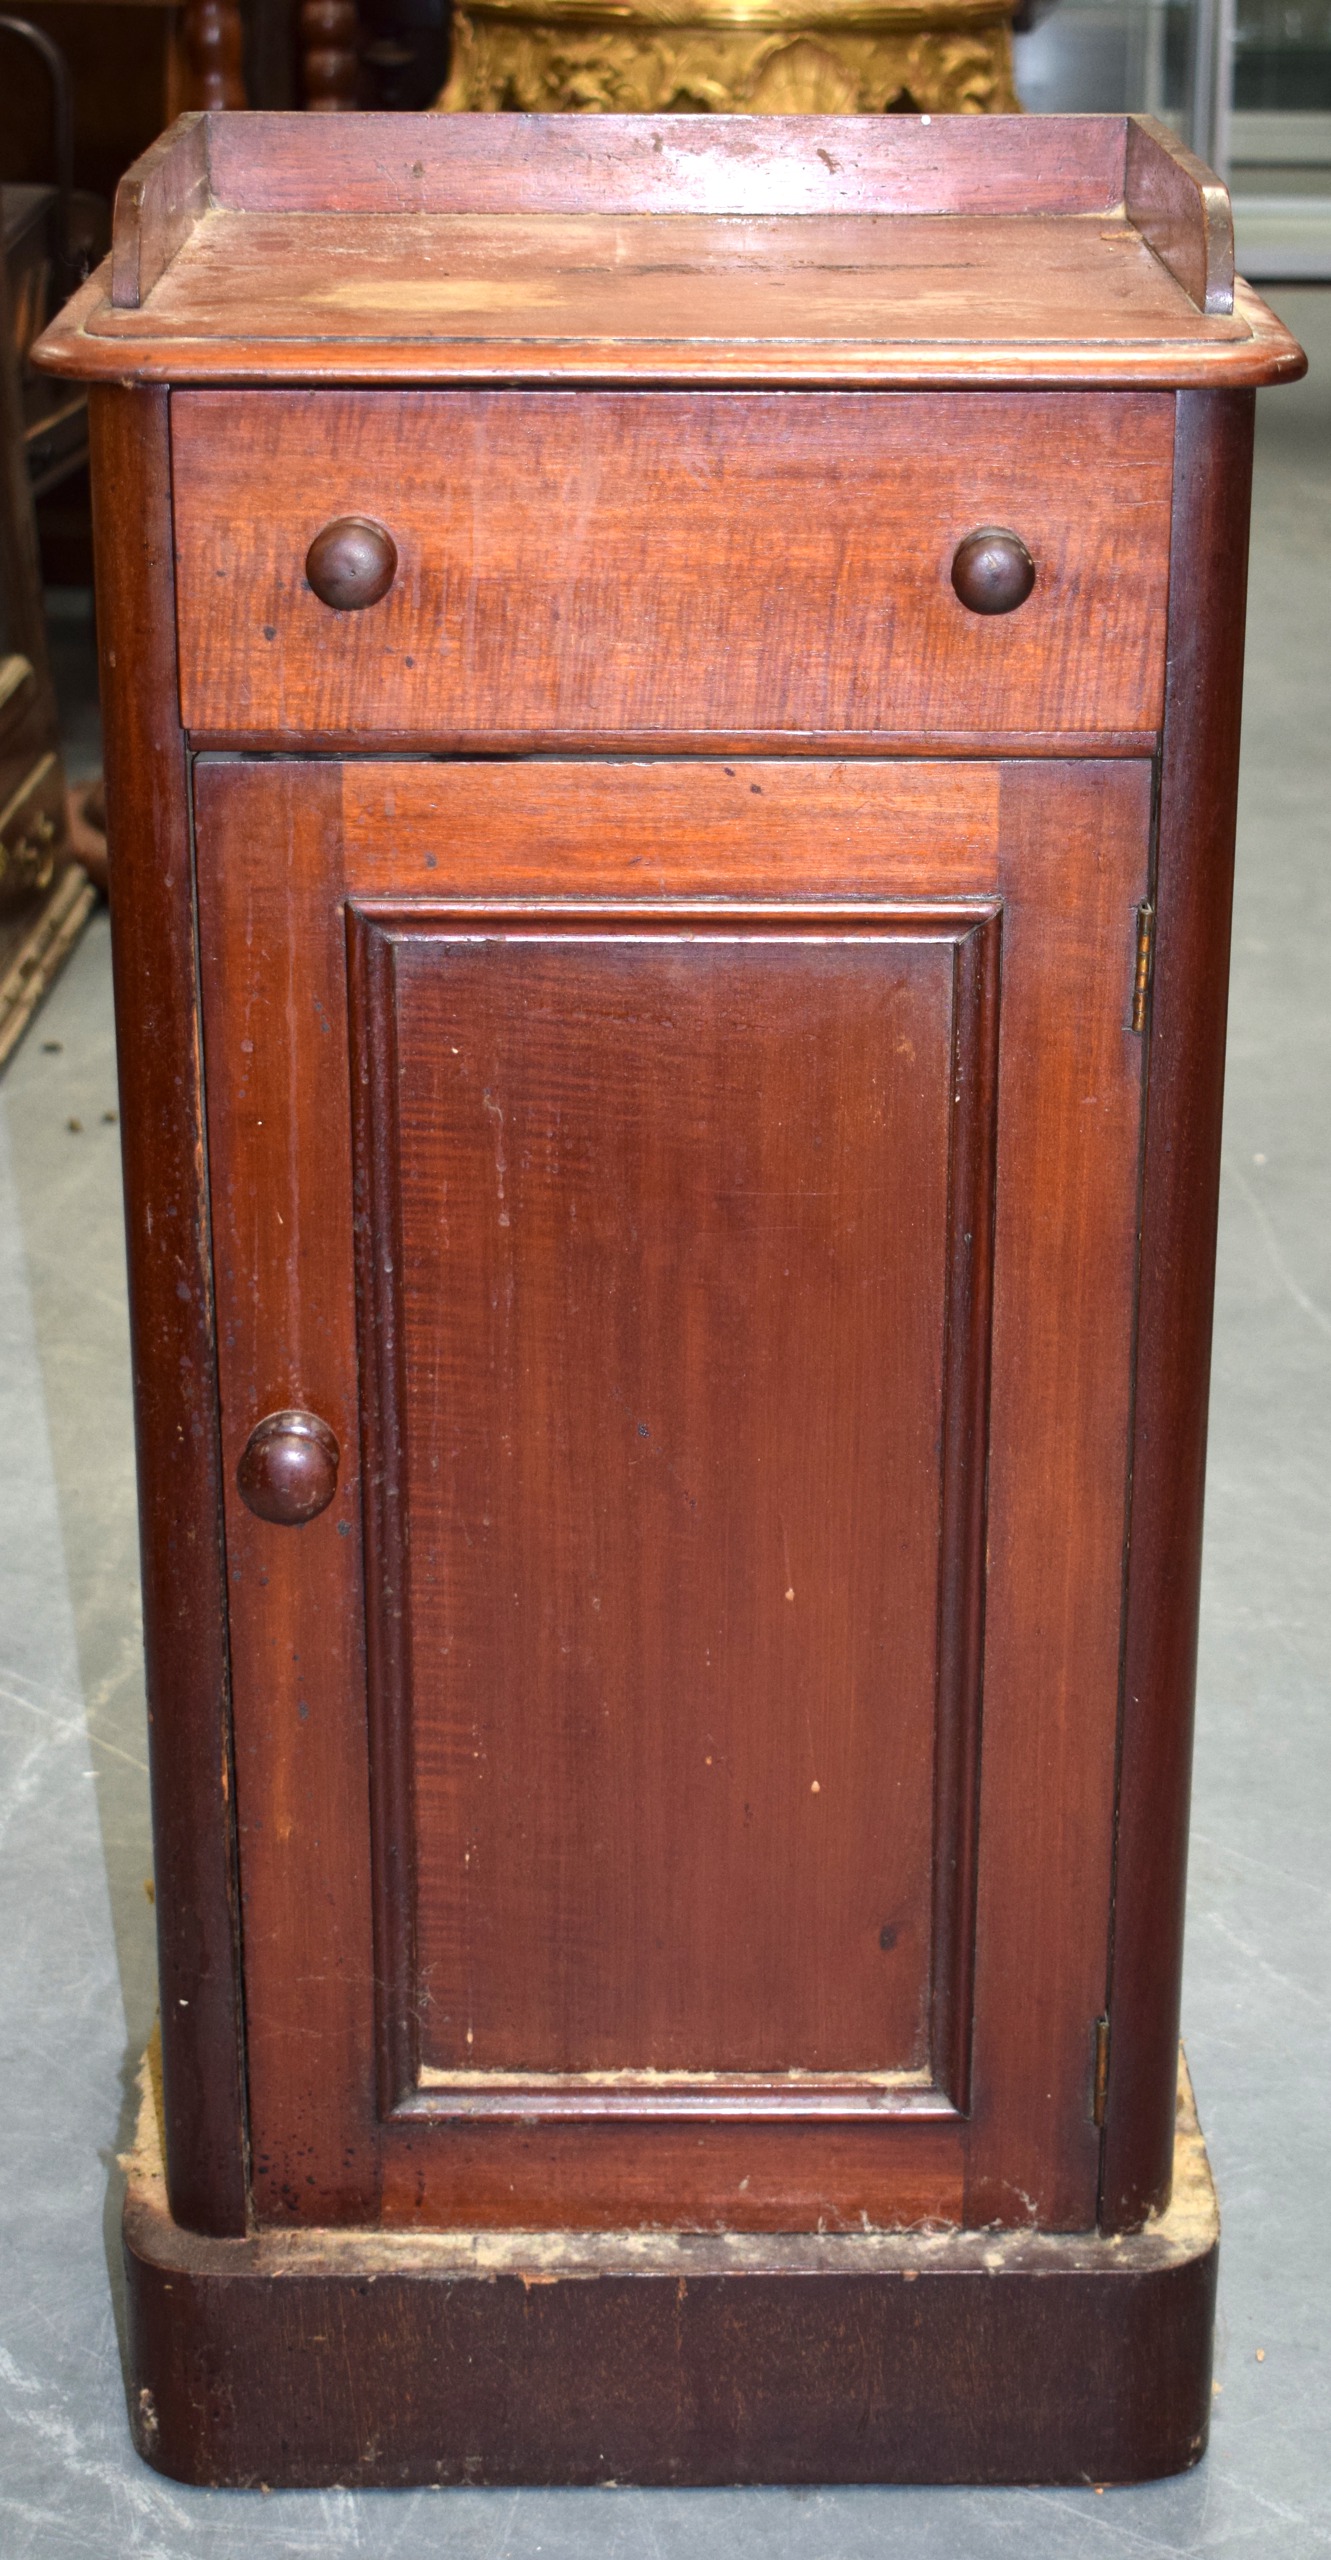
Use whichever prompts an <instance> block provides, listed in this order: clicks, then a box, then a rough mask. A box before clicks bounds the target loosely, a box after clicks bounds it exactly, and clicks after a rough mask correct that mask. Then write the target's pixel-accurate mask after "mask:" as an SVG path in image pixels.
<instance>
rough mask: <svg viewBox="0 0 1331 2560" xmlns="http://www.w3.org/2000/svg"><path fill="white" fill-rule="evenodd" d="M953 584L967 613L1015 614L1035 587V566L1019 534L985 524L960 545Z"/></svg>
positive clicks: (953, 567) (957, 550) (954, 565)
mask: <svg viewBox="0 0 1331 2560" xmlns="http://www.w3.org/2000/svg"><path fill="white" fill-rule="evenodd" d="M952 584H953V586H954V587H955V588H956V591H957V594H958V595H959V596H960V598H961V601H962V603H963V604H964V605H965V607H966V610H967V612H968V613H1015V612H1016V610H1017V607H1018V605H1019V604H1024V603H1025V602H1026V598H1027V596H1028V595H1029V594H1030V591H1031V589H1032V587H1033V586H1034V584H1035V562H1034V561H1033V560H1032V558H1031V555H1030V553H1029V551H1028V550H1027V548H1026V545H1025V543H1024V542H1023V541H1022V538H1021V535H1020V534H1019V533H1005V532H1004V531H1003V528H1002V526H1001V525H993V524H982V525H980V526H978V527H977V529H976V531H975V532H974V533H968V534H967V536H966V539H965V541H964V542H961V543H958V545H957V549H956V554H955V557H954V559H953V562H952Z"/></svg>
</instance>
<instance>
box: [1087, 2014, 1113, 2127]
mask: <svg viewBox="0 0 1331 2560" xmlns="http://www.w3.org/2000/svg"><path fill="white" fill-rule="evenodd" d="M1108 2095H1109V2019H1108V2017H1107V2016H1106V2017H1103V2018H1097V2019H1096V2022H1095V2067H1094V2070H1093V2072H1092V2075H1091V2121H1092V2123H1093V2124H1103V2123H1104V2120H1105V2100H1106V2099H1107V2097H1108Z"/></svg>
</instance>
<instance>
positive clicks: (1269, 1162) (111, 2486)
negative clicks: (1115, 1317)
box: [0, 292, 1331, 2560]
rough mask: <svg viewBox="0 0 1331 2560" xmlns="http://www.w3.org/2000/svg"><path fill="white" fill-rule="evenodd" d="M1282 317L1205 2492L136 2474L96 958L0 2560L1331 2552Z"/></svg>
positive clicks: (1325, 1973)
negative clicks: (723, 2488) (444, 2487)
mask: <svg viewBox="0 0 1331 2560" xmlns="http://www.w3.org/2000/svg"><path fill="white" fill-rule="evenodd" d="M1276 299H1277V301H1278V303H1279V306H1280V308H1281V310H1282V312H1283V314H1284V316H1285V317H1286V318H1287V319H1288V320H1289V322H1290V324H1291V326H1293V327H1294V328H1295V329H1296V330H1297V331H1298V332H1299V333H1300V335H1301V336H1302V337H1303V339H1304V342H1305V344H1307V345H1308V347H1309V349H1310V352H1311V353H1312V356H1313V363H1314V371H1313V376H1312V378H1311V380H1310V381H1309V382H1308V383H1306V384H1304V385H1302V386H1301V387H1300V388H1299V389H1298V390H1296V391H1292V392H1291V391H1283V392H1277V393H1271V394H1269V395H1267V397H1266V398H1265V400H1264V403H1263V405H1262V410H1261V430H1260V461H1259V470H1258V482H1257V499H1256V523H1255V536H1254V558H1253V586H1252V613H1251V638H1250V649H1249V665H1250V675H1249V686H1248V707H1247V725H1246V763H1245V773H1244V792H1243V811H1242V822H1241V853H1240V891H1239V907H1238V919H1237V928H1236V940H1235V972H1234V1000H1233V1009H1232V1035H1231V1046H1230V1077H1229V1103H1228V1124H1227V1149H1226V1165H1225V1193H1224V1210H1223V1219H1222V1231H1221V1250H1220V1290H1219V1309H1218V1320H1217V1338H1216V1368H1215V1398H1214V1414H1213V1423H1212V1439H1211V1471H1210V1494H1209V1508H1208V1522H1207V1565H1206V1593H1205V1610H1204V1625H1203V1643H1202V1662H1201V1682H1200V1716H1199V1736H1198V1747H1197V1789H1196V1816H1195V1823H1194V1830H1193V1858H1192V1882H1191V1933H1190V1938H1189V1947H1188V1976H1187V1988H1186V2001H1185V2025H1186V2032H1187V2036H1188V2044H1189V2051H1190V2055H1191V2060H1192V2068H1193V2074H1194V2078H1195V2080H1196V2084H1197V2090H1198V2096H1199V2100H1200V2104H1201V2110H1202V2117H1203V2121H1204V2123H1205V2125H1206V2128H1207V2132H1208V2135H1209V2139H1210V2144H1211V2151H1212V2157H1213V2160H1214V2163H1215V2168H1216V2173H1217V2177H1218V2180H1219V2185H1220V2190H1221V2198H1222V2204H1223V2210H1224V2215H1225V2239H1224V2252H1223V2260H1222V2279H1221V2310H1220V2327H1219V2337H1218V2361H1217V2386H1218V2387H1217V2398H1216V2404H1215V2407H1216V2415H1215V2432H1214V2436H1213V2441H1212V2450H1211V2452H1210V2455H1209V2457H1208V2459H1207V2460H1206V2462H1205V2463H1204V2464H1203V2465H1202V2466H1201V2468H1200V2469H1199V2470H1198V2471H1197V2472H1195V2473H1193V2474H1191V2475H1190V2476H1189V2477H1187V2478H1184V2479H1180V2480H1175V2481H1166V2482H1162V2483H1159V2484H1158V2485H1155V2486H1152V2487H1149V2488H1143V2489H1133V2490H1119V2491H1114V2492H1110V2493H1108V2494H1106V2495H1104V2496H1098V2495H1096V2494H1094V2493H1092V2492H1085V2493H1083V2492H1071V2491H999V2492H993V2491H931V2490H821V2491H806V2492H786V2491H747V2492H733V2491H732V2492H727V2493H724V2494H723V2493H713V2492H707V2493H702V2492H687V2491H686V2492H679V2493H665V2492H642V2491H634V2492H630V2491H623V2490H620V2491H615V2492H612V2493H607V2492H604V2491H587V2492H573V2491H565V2492H559V2493H547V2492H538V2491H529V2492H524V2493H520V2494H517V2495H514V2494H512V2493H508V2492H504V2493H499V2492H485V2491H466V2492H461V2491H451V2492H446V2493H443V2494H439V2493H420V2494H415V2493H398V2494H392V2493H383V2492H379V2493H369V2494H367V2493H361V2494H359V2495H352V2494H349V2493H338V2494H334V2495H326V2496H325V2495H316V2494H312V2493H311V2494H308V2495H299V2494H287V2495H282V2496H273V2497H271V2498H259V2497H257V2496H236V2495H231V2494H227V2493H224V2492H200V2491H191V2490H185V2489H180V2488H176V2487H174V2486H172V2485H171V2484H170V2483H168V2482H165V2481H161V2480H158V2479H157V2478H156V2477H155V2476H154V2475H153V2474H152V2473H151V2472H149V2471H147V2470H145V2469H144V2468H143V2466H142V2465H141V2464H140V2463H139V2462H138V2460H137V2459H136V2457H135V2455H134V2454H133V2453H132V2452H131V2450H130V2445H129V2439H128V2435H127V2433H126V2428H125V2416H124V2405H123V2397H122V2384H121V2370H120V2358H119V2350H118V2343H117V2339H118V2332H117V2321H116V2282H117V2280H116V2274H115V2268H116V2244H115V2212H116V2206H117V2177H116V2172H115V2168H114V2153H115V2150H116V2147H117V2144H118V2143H119V2142H121V2141H122V2140H123V2139H124V2135H125V2129H126V2122H127V2116H126V2091H127V2086H128V2079H129V2074H130V2072H131V2070H132V2067H133V2063H134V2059H135V2057H136V2056H137V2054H138V2052H139V2051H140V2049H141V2047H142V2044H143V2041H144V2038H145V2036H146V2034H147V2031H148V2028H149V2025H150V2022H151V2018H152V2012H153V2004H154V1988H153V1943H152V1914H151V1911H150V1909H149V1905H148V1901H147V1898H146V1894H145V1890H144V1880H145V1878H146V1876H147V1874H148V1871H149V1862H150V1853H149V1845H148V1816H147V1795H146V1780H145V1771H144V1747H143V1701H142V1687H141V1671H140V1661H139V1613H138V1593H137V1577H136V1561H135V1546H134V1484H133V1462H132V1452H131V1441H130V1412H129V1399H128V1355H127V1347H126V1329H125V1308H124V1274H123V1256H122V1243H121V1227H120V1202H119V1187H118V1166H117V1133H116V1128H115V1125H114V1117H113V1115H114V1111H115V1100H116V1096H115V1080H114V1068H113V1049H112V1029H111V1011H110V999H109V984H108V968H107V938H106V927H105V923H104V921H99V922H98V923H96V924H95V925H94V926H93V928H92V929H91V930H90V932H89V933H88V935H87V937H86V939H85V941H84V942H83V944H82V946H81V948H80V950H79V951H78V953H77V954H76V956H75V958H74V960H73V962H72V963H71V965H70V967H69V969H68V971H67V973H66V975H65V977H64V979H63V981H62V982H61V984H60V985H59V986H58V987H57V989H56V990H55V992H54V994H53V995H52V997H51V998H50V1000H49V1002H48V1004H47V1006H46V1008H45V1010H44V1012H43V1013H42V1015H41V1016H40V1018H39V1020H38V1022H37V1024H36V1026H35V1027H34V1029H33V1031H32V1032H31V1033H30V1034H29V1036H28V1039H27V1041H26V1044H25V1046H24V1047H23V1049H22V1050H21V1051H20V1053H19V1055H18V1057H17V1059H16V1060H15V1062H14V1064H13V1066H12V1067H11V1069H10V1071H9V1074H8V1077H7V1079H6V1081H5V1082H4V1084H3V1085H0V1449H3V1453H4V1466H3V1475H2V1478H0V1663H2V1664H3V1672H2V1675H0V1678H2V1687H0V1849H2V1851H3V1855H2V1858H0V2053H3V2057H4V2077H3V2089H4V2098H3V2103H2V2105H0V2161H2V2163H3V2166H2V2168H0V2443H2V2444H3V2452H2V2453H0V2555H2V2560H53V2556H54V2555H56V2554H62V2553H66V2552H71V2553H78V2554H79V2555H81V2560H131V2555H133V2556H134V2560H174V2555H177V2554H184V2553H196V2552H197V2553H199V2554H200V2555H208V2560H214V2555H215V2560H223V2555H226V2560H232V2555H234V2554H235V2553H236V2552H237V2551H238V2550H240V2549H241V2548H242V2547H243V2548H244V2550H245V2551H246V2552H253V2553H256V2554H260V2555H269V2554H277V2553H281V2554H293V2555H294V2554H305V2553H310V2554H313V2553H319V2554H325V2553H328V2554H336V2553H354V2554H357V2555H361V2560H388V2555H389V2554H393V2555H400V2560H426V2555H430V2554H435V2553H446V2554H450V2555H452V2554H456V2555H460V2560H473V2555H474V2560H482V2555H484V2560H501V2555H504V2556H505V2560H526V2555H529V2554H537V2553H541V2554H545V2555H549V2560H562V2556H563V2555H569V2560H572V2555H574V2554H576V2555H578V2560H601V2555H605V2556H606V2560H608V2556H609V2555H612V2554H613V2555H616V2560H620V2556H621V2555H622V2560H630V2556H631V2560H639V2555H641V2560H674V2556H675V2555H678V2556H679V2560H685V2555H689V2560H692V2555H694V2554H701V2553H704V2552H706V2553H709V2554H710V2553H712V2552H713V2551H717V2550H723V2551H725V2552H727V2553H733V2554H735V2555H737V2560H745V2555H750V2554H752V2555H754V2560H757V2555H758V2554H760V2553H761V2554H762V2555H764V2560H787V2555H789V2560H859V2555H868V2554H869V2553H874V2554H879V2553H882V2552H884V2551H901V2552H903V2553H905V2552H909V2553H911V2554H912V2555H914V2560H928V2555H931V2554H937V2555H939V2560H942V2555H947V2560H954V2555H957V2554H963V2555H966V2560H990V2555H993V2560H997V2556H998V2555H1000V2554H1016V2553H1020V2554H1022V2555H1023V2560H1056V2555H1057V2556H1058V2560H1061V2556H1062V2555H1073V2554H1077V2555H1084V2554H1088V2553H1096V2552H1101V2551H1103V2552H1104V2553H1106V2554H1109V2553H1133V2554H1143V2553H1171V2554H1173V2553H1177V2554H1185V2553H1208V2554H1212V2553H1230V2552H1234V2553H1238V2552H1243V2553H1247V2552H1253V2553H1256V2552H1261V2553H1262V2554H1263V2560H1311V2555H1313V2554H1315V2553H1321V2552H1325V2551H1327V2550H1328V2549H1331V2353H1329V2352H1328V2343H1327V2330H1328V2324H1329V2323H1331V2214H1329V2213H1328V2195H1327V2189H1326V2160H1327V2139H1326V2128H1327V2122H1328V2101H1329V2100H1331V2070H1329V2069H1328V2062H1329V2059H1331V2057H1329V2053H1328V2045H1329V2041H1331V2040H1329V2038H1328V2018H1329V2013H1331V2000H1329V1998H1328V1993H1329V1991H1331V1959H1329V1957H1328V1920H1329V1919H1331V1909H1329V1903H1331V1893H1329V1880H1331V1840H1329V1836H1328V1814H1327V1808H1328V1801H1329V1800H1331V1712H1329V1711H1328V1709H1329V1702H1328V1685H1329V1683H1328V1665H1329V1664H1331V1146H1329V1144H1328V1127H1329V1113H1328V1103H1329V1102H1331V895H1329V887H1331V770H1329V769H1328V767H1329V762H1331V758H1329V755H1328V746H1329V742H1331V649H1329V646H1328V642H1329V639H1331V612H1329V604H1331V294H1326V295H1321V296H1319V295H1318V294H1316V293H1314V292H1302V293H1292V292H1291V293H1287V294H1283V295H1278V296H1277V297H1276ZM65 645H66V646H67V648H68V649H70V650H72V649H73V648H74V645H75V638H74V636H71V634H69V633H68V632H66V634H65ZM80 741H81V744H86V728H85V730H84V731H82V732H80ZM108 2269H109V2270H110V2272H108Z"/></svg>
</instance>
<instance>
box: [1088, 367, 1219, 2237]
mask: <svg viewBox="0 0 1331 2560" xmlns="http://www.w3.org/2000/svg"><path fill="white" fill-rule="evenodd" d="M1252 411H1253V403H1252V400H1251V398H1245V397H1244V396H1243V395H1242V394H1238V395H1232V396H1231V397H1229V398H1227V399H1200V398H1195V397H1192V396H1190V395H1186V394H1184V395H1181V396H1180V400H1179V425H1178V445H1177V461H1176V465H1175V499H1174V506H1175V514H1174V543H1173V554H1172V560H1171V570H1170V601H1169V673H1168V682H1167V695H1166V709H1165V735H1164V752H1163V757H1162V761H1161V774H1160V812H1159V834H1158V849H1157V868H1156V879H1155V886H1154V892H1153V895H1154V903H1155V909H1156V938H1155V966H1154V983H1153V994H1152V1003H1151V1064H1150V1103H1149V1111H1148V1117H1147V1137H1146V1154H1145V1163H1144V1177H1143V1191H1142V1273H1141V1300H1140V1307H1139V1313H1138V1335H1139V1339H1138V1352H1137V1384H1136V1419H1135V1431H1134V1448H1133V1492H1132V1564H1131V1572H1130V1576H1129V1581H1128V1607H1127V1620H1126V1639H1125V1651H1124V1686H1123V1747H1122V1765H1121V1768H1120V1773H1119V1847H1118V1858H1117V1863H1116V1869H1115V1883H1114V1956H1113V1973H1112V1983H1111V2009H1110V2017H1111V2027H1112V2034H1111V2044H1110V2061H1109V2088H1108V2112H1107V2115H1106V2121H1105V2161H1104V2184H1103V2190H1102V2199H1101V2213H1102V2217H1103V2222H1104V2227H1105V2228H1106V2229H1108V2230H1132V2229H1135V2228H1136V2227H1137V2226H1138V2225H1139V2224H1140V2223H1141V2222H1142V2221H1143V2220H1144V2219H1145V2217H1146V2216H1147V2215H1148V2214H1149V2213H1154V2212H1157V2211H1158V2210H1159V2209H1160V2207H1161V2205H1162V2204H1163V2202H1164V2201H1165V2199H1166V2197H1167V2196H1168V2192H1169V2176H1170V2165H1171V2157H1172V2146H1171V2135H1170V2120H1169V2116H1168V2111H1167V2109H1166V2107H1165V2104H1164V2100H1163V2092H1162V2090H1161V2086H1160V2073H1161V2070H1162V2068H1163V2066H1164V2062H1165V2059H1166V2057H1167V2056H1168V2054H1169V2053H1170V2052H1171V2051H1172V2050H1173V2047H1174V2045H1175V2044H1176V2042H1177V2039H1178V2015H1179V1985H1180V1977H1181V1972H1182V1954H1183V1901H1184V1886H1185V1882H1186V1876H1187V1836H1188V1795H1189V1782H1190V1774H1191V1765H1192V1716H1193V1693H1194V1687H1195V1682H1196V1669H1197V1609H1198V1593H1199V1588H1200V1582H1201V1551H1202V1497H1203V1487H1204V1481H1205V1473H1206V1410H1207V1393H1208V1388H1209V1384H1210V1372H1211V1309H1212V1298H1213V1293H1214V1276H1215V1230H1216V1209H1217V1200H1218V1195H1219V1185H1220V1118H1221V1103H1222V1098H1223V1091H1224V1055H1225V990H1226V986H1227V982H1228V975H1229V922H1230V900H1231V889H1232V881H1233V863H1234V814H1235V806H1236V801H1237V794H1238V766H1239V713H1240V704H1241V695H1242V681H1243V622H1244V603H1245V596H1246V588H1247V561H1248V493H1249V484H1250V478H1251V471H1252V426H1253V419H1252Z"/></svg>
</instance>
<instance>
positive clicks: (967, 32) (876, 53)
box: [439, 0, 1017, 115]
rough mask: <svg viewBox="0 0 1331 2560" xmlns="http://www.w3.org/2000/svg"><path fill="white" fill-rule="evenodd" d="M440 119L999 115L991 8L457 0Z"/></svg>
mask: <svg viewBox="0 0 1331 2560" xmlns="http://www.w3.org/2000/svg"><path fill="white" fill-rule="evenodd" d="M439 104H440V107H441V108H443V109H445V110H451V109H467V108H489V109H493V108H519V109H522V110H524V111H526V112H527V113H547V112H549V111H551V110H555V109H559V110H569V109H571V110H573V111H575V112H588V111H596V112H599V113H601V114H611V115H614V114H620V115H623V114H629V113H633V114H639V115H643V114H651V115H661V114H670V113H672V112H680V111H684V110H692V111H695V112H696V111H697V110H700V109H702V110H708V111H712V112H716V113H721V114H726V113H733V112H734V111H735V110H737V109H741V110H745V111H747V112H749V113H754V114H760V115H856V114H859V115H864V114H869V115H873V114H881V113H883V112H884V111H885V110H890V109H893V108H896V109H899V110H903V111H911V112H918V111H924V112H925V113H930V114H934V115H953V114H965V115H1004V114H1008V113H1010V112H1011V111H1012V110H1013V109H1014V108H1015V107H1016V105H1017V99H1016V94H1015V92H1014V90H1013V86H1012V42H1011V25H1010V14H1009V13H1008V12H1007V11H1005V10H1004V9H1003V8H1001V7H998V6H996V5H995V0H632V4H631V5H628V6H625V5H624V4H623V0H457V5H456V6H455V8H454V11H453V54H452V68H451V71H450V74H449V80H448V85H447V87H446V88H445V90H444V92H443V94H442V96H441V98H440V100H439Z"/></svg>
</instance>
